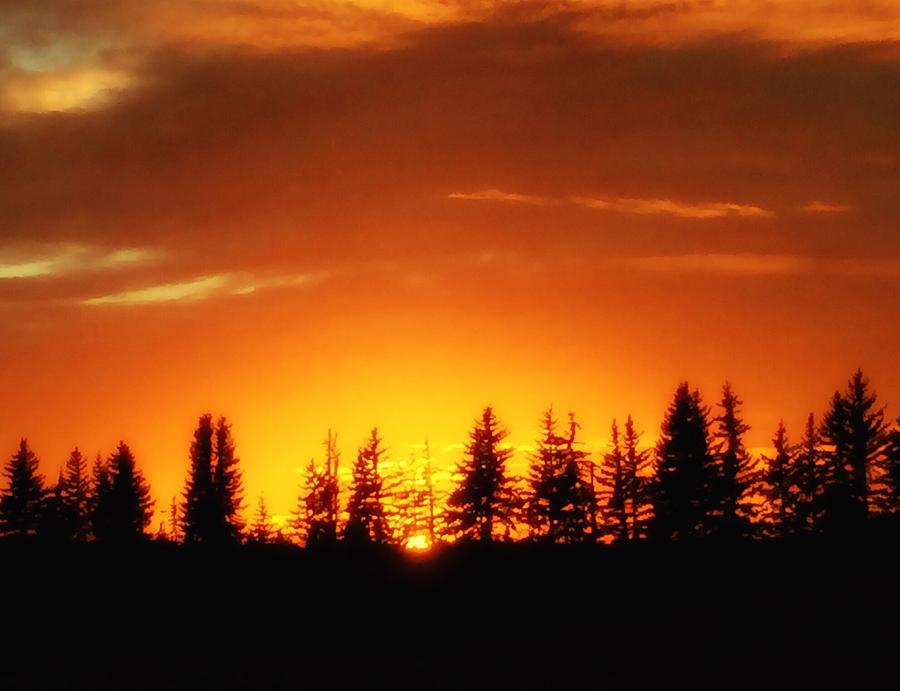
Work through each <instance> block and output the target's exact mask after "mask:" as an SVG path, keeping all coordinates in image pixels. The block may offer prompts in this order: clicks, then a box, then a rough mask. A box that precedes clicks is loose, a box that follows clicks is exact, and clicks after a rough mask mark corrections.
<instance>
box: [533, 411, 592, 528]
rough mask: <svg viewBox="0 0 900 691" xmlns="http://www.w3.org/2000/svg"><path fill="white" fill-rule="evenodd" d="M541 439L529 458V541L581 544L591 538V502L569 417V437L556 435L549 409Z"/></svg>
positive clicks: (574, 428) (572, 420) (573, 424)
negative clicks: (532, 538)
mask: <svg viewBox="0 0 900 691" xmlns="http://www.w3.org/2000/svg"><path fill="white" fill-rule="evenodd" d="M541 424H542V429H541V437H540V438H539V439H538V441H537V450H536V452H535V453H534V455H533V456H532V462H531V468H530V470H529V477H528V484H529V489H530V496H529V498H528V505H527V514H526V516H527V521H528V524H529V528H530V531H531V534H532V537H534V538H538V539H544V540H547V541H549V542H581V541H584V540H586V539H591V540H593V539H595V536H593V535H591V532H590V526H591V511H592V508H593V507H594V502H595V498H594V496H593V493H592V492H591V487H590V479H589V478H585V477H584V471H583V465H584V461H585V458H586V453H585V452H584V451H582V450H580V449H576V448H575V444H576V441H575V435H576V432H577V429H578V423H576V422H575V418H574V416H573V415H570V416H569V433H568V435H567V436H562V435H560V434H559V433H558V431H557V421H556V420H555V418H554V417H553V409H552V408H551V409H549V410H547V411H546V412H545V413H544V416H543V420H542V423H541Z"/></svg>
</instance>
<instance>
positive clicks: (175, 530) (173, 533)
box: [168, 496, 182, 542]
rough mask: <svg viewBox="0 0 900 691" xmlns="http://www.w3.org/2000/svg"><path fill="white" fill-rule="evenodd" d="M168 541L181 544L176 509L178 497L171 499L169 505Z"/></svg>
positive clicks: (179, 521)
mask: <svg viewBox="0 0 900 691" xmlns="http://www.w3.org/2000/svg"><path fill="white" fill-rule="evenodd" d="M168 533H169V539H170V540H172V541H173V542H181V540H182V533H181V517H180V513H179V509H178V497H177V496H176V497H172V502H171V503H170V504H169V529H168Z"/></svg>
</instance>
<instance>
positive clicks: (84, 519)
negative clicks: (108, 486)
mask: <svg viewBox="0 0 900 691" xmlns="http://www.w3.org/2000/svg"><path fill="white" fill-rule="evenodd" d="M62 503H63V509H64V512H65V514H66V516H67V520H68V522H69V524H70V534H71V538H72V539H74V540H76V541H78V542H84V541H86V540H87V539H88V537H89V536H90V534H91V516H90V514H91V506H90V503H91V482H90V478H89V476H88V462H87V458H85V456H84V454H82V453H81V451H80V450H79V448H78V447H77V446H76V447H75V448H74V449H72V453H70V454H69V458H68V460H67V461H66V465H65V469H64V483H63V489H62Z"/></svg>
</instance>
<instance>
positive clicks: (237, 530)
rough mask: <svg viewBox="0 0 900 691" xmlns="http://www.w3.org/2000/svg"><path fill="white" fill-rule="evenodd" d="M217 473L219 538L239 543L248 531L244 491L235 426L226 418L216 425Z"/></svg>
mask: <svg viewBox="0 0 900 691" xmlns="http://www.w3.org/2000/svg"><path fill="white" fill-rule="evenodd" d="M215 437H216V440H215V441H216V448H215V463H216V465H215V471H214V473H213V486H214V487H215V493H216V500H217V503H218V515H217V521H216V528H217V534H216V538H217V539H218V540H219V541H222V542H236V541H237V540H238V539H239V538H240V535H241V531H242V530H243V529H244V522H243V520H241V508H242V506H243V488H242V485H241V471H240V469H239V468H238V463H239V459H238V458H237V456H236V455H235V452H234V440H233V439H232V436H231V425H230V424H229V423H228V420H226V419H225V418H224V417H220V418H219V420H218V422H217V423H216V435H215Z"/></svg>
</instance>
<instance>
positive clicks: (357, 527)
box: [344, 427, 391, 544]
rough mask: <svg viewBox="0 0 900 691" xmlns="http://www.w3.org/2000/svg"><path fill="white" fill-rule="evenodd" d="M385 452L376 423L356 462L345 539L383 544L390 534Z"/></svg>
mask: <svg viewBox="0 0 900 691" xmlns="http://www.w3.org/2000/svg"><path fill="white" fill-rule="evenodd" d="M384 453H385V452H384V449H383V448H381V439H380V437H379V436H378V428H377V427H376V428H374V429H373V430H372V433H371V434H370V435H369V438H368V440H367V441H366V443H365V445H364V446H362V447H361V448H360V449H359V452H358V453H357V455H356V462H355V463H354V464H353V480H352V483H351V485H350V500H349V503H348V505H347V524H346V525H345V526H344V539H345V540H347V541H348V542H374V543H376V544H383V543H386V542H388V540H389V539H390V537H391V534H390V527H389V525H388V522H387V517H386V514H385V509H384V503H383V496H382V492H383V486H382V485H383V481H382V478H381V474H380V473H379V470H378V465H379V462H380V461H381V457H382V456H383V455H384Z"/></svg>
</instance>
